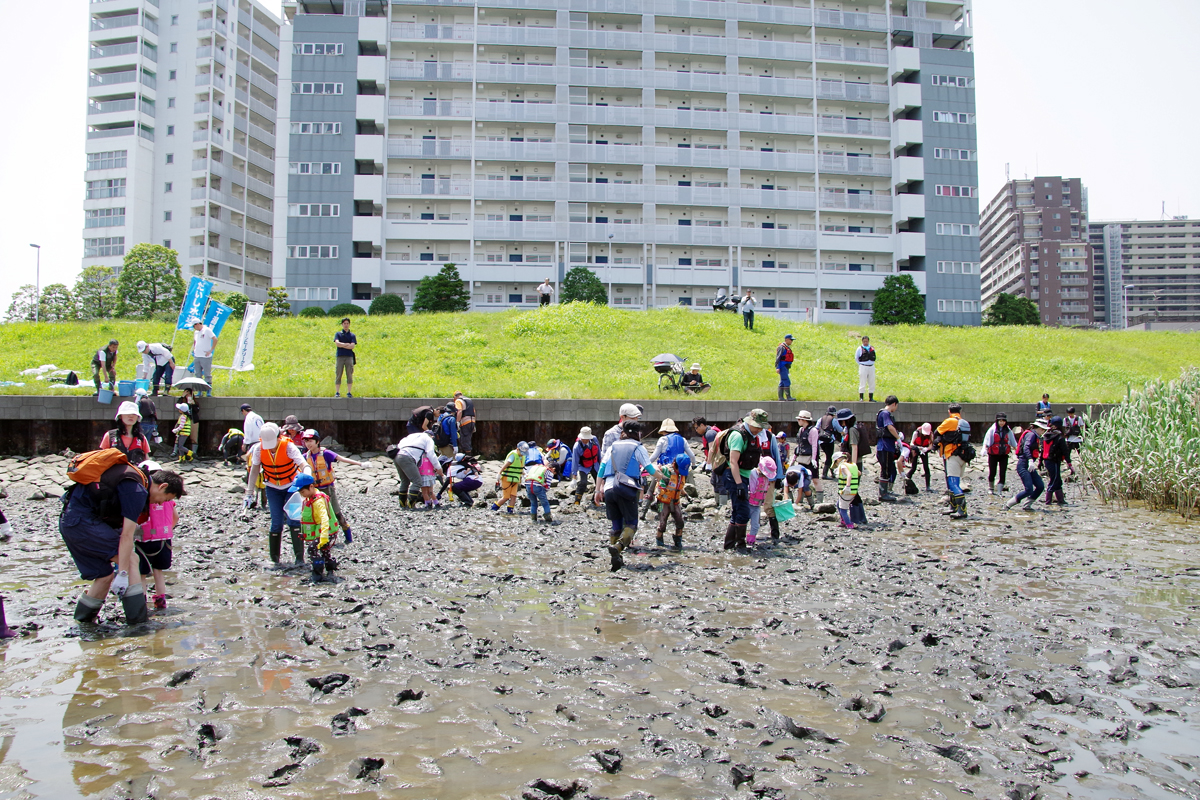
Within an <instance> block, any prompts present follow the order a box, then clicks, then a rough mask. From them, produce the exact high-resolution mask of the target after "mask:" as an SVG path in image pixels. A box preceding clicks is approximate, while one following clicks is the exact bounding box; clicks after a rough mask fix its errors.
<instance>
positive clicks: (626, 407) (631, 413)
mask: <svg viewBox="0 0 1200 800" xmlns="http://www.w3.org/2000/svg"><path fill="white" fill-rule="evenodd" d="M618 416H622V417H629V418H630V419H641V418H642V412H641V411H639V410H638V407H637V406H635V405H634V404H633V403H623V404H622V405H621V413H620V414H619V415H618Z"/></svg>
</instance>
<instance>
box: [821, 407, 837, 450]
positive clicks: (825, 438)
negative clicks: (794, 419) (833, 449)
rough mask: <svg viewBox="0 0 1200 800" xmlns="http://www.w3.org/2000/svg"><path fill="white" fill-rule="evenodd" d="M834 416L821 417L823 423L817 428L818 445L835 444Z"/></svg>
mask: <svg viewBox="0 0 1200 800" xmlns="http://www.w3.org/2000/svg"><path fill="white" fill-rule="evenodd" d="M834 441H835V440H834V436H833V416H832V415H830V414H826V415H825V416H823V417H821V422H820V424H819V425H818V426H817V443H818V444H833V443H834Z"/></svg>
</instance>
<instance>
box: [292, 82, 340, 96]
mask: <svg viewBox="0 0 1200 800" xmlns="http://www.w3.org/2000/svg"><path fill="white" fill-rule="evenodd" d="M341 93H342V84H340V83H307V82H305V83H300V82H296V83H293V84H292V94H341Z"/></svg>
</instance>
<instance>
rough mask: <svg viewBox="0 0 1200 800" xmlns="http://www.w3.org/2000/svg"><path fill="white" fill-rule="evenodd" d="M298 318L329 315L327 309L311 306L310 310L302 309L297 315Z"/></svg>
mask: <svg viewBox="0 0 1200 800" xmlns="http://www.w3.org/2000/svg"><path fill="white" fill-rule="evenodd" d="M297 316H300V317H325V316H328V315H327V314H326V313H325V309H323V308H321V307H320V306H309V307H308V308H302V309H300V313H299V314H297Z"/></svg>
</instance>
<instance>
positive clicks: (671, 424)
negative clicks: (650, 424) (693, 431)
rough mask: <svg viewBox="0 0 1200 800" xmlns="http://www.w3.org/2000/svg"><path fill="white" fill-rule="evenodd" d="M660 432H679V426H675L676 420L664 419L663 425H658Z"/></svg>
mask: <svg viewBox="0 0 1200 800" xmlns="http://www.w3.org/2000/svg"><path fill="white" fill-rule="evenodd" d="M658 432H659V433H679V428H676V427H675V420H673V419H664V420H663V421H662V425H659V426H658Z"/></svg>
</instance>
